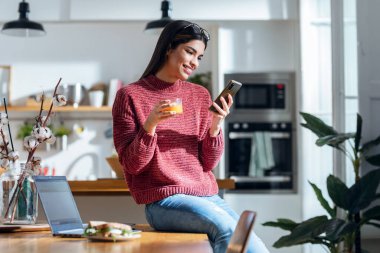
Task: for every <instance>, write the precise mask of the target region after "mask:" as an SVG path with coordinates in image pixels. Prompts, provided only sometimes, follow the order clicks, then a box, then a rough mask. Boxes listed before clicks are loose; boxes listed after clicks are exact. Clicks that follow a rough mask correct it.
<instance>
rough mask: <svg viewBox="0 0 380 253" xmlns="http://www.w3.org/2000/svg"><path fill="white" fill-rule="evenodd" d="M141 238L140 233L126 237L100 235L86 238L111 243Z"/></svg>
mask: <svg viewBox="0 0 380 253" xmlns="http://www.w3.org/2000/svg"><path fill="white" fill-rule="evenodd" d="M140 237H141V234H140V233H136V234H131V235H127V236H121V235H120V236H114V237H104V236H101V235H89V236H87V238H88V239H89V240H91V241H111V242H121V241H130V240H135V239H138V238H140Z"/></svg>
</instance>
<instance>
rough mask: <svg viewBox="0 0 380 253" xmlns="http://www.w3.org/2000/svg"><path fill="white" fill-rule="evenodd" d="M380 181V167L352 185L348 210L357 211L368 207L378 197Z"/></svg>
mask: <svg viewBox="0 0 380 253" xmlns="http://www.w3.org/2000/svg"><path fill="white" fill-rule="evenodd" d="M379 183H380V169H376V170H372V171H370V172H368V173H367V174H365V175H364V176H363V177H362V178H361V179H360V180H359V181H358V182H356V183H355V184H354V185H353V186H351V187H350V189H349V193H348V194H347V195H348V196H349V203H350V204H349V208H348V209H346V210H349V211H351V212H352V213H357V212H359V211H360V210H362V209H364V208H367V207H368V206H369V205H370V204H371V203H372V201H374V200H375V199H376V190H377V187H378V186H379Z"/></svg>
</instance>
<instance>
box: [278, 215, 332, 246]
mask: <svg viewBox="0 0 380 253" xmlns="http://www.w3.org/2000/svg"><path fill="white" fill-rule="evenodd" d="M327 221H328V219H327V216H326V215H323V216H317V217H314V218H311V219H308V220H306V221H304V222H302V223H300V224H299V225H298V226H297V227H295V228H294V229H293V231H292V232H291V233H290V234H289V235H287V236H283V237H281V238H280V239H279V240H277V241H276V242H275V243H274V244H273V246H274V247H275V248H281V247H288V246H293V245H298V244H303V243H307V242H310V243H320V242H321V240H320V239H319V238H318V236H319V235H320V234H322V233H324V230H325V226H326V222H327Z"/></svg>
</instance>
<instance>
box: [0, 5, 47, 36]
mask: <svg viewBox="0 0 380 253" xmlns="http://www.w3.org/2000/svg"><path fill="white" fill-rule="evenodd" d="M18 12H19V13H20V17H19V18H18V20H14V21H10V22H7V23H5V24H4V26H3V29H2V30H1V32H2V33H4V34H6V35H11V36H18V37H35V36H43V35H45V34H46V32H45V30H44V28H43V26H42V25H41V24H40V23H37V22H33V21H30V20H29V19H28V12H29V4H28V3H27V2H25V0H23V1H22V2H21V3H20V4H19V7H18Z"/></svg>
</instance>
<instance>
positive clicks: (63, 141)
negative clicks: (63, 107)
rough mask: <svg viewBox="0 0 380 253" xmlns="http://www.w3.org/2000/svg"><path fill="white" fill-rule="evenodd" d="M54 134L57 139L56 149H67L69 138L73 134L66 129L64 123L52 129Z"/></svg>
mask: <svg viewBox="0 0 380 253" xmlns="http://www.w3.org/2000/svg"><path fill="white" fill-rule="evenodd" d="M52 131H53V134H54V135H55V137H57V140H56V148H57V149H58V150H66V149H67V137H68V136H69V135H70V134H71V132H72V131H71V129H70V128H68V127H66V126H65V125H64V124H63V123H62V122H61V124H60V125H59V126H58V127H53V128H52Z"/></svg>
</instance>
